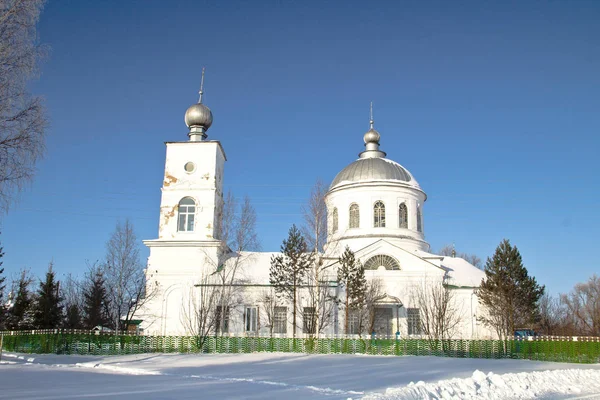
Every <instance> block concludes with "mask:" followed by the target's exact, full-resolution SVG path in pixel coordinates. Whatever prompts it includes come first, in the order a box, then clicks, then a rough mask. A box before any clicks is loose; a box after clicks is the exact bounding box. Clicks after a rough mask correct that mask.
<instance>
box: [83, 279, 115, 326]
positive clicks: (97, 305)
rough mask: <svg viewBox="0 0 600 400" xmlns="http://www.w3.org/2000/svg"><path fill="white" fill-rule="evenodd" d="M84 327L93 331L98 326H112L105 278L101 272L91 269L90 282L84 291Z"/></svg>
mask: <svg viewBox="0 0 600 400" xmlns="http://www.w3.org/2000/svg"><path fill="white" fill-rule="evenodd" d="M83 297H84V305H83V313H84V315H83V326H84V328H86V329H93V328H94V327H96V326H98V325H99V326H106V325H108V324H110V322H111V321H110V317H109V312H108V310H109V304H108V294H107V293H106V286H105V282H104V276H103V275H102V272H101V271H99V270H95V269H91V270H90V271H89V275H88V281H87V284H86V287H85V288H84V291H83Z"/></svg>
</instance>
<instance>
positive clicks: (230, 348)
mask: <svg viewBox="0 0 600 400" xmlns="http://www.w3.org/2000/svg"><path fill="white" fill-rule="evenodd" d="M0 336H1V338H2V339H0V340H1V341H2V344H3V350H4V351H15V352H21V353H38V354H43V353H53V354H84V355H87V354H94V355H120V354H141V353H230V354H231V353H256V352H284V353H310V354H370V355H395V356H404V355H412V356H442V357H461V358H515V359H528V360H540V361H559V362H574V363H598V362H600V338H598V337H549V336H537V337H528V338H522V339H514V340H513V339H511V340H504V341H502V340H468V339H448V340H433V339H428V338H422V337H421V338H395V337H377V336H372V337H371V336H368V337H358V336H355V335H336V336H321V337H319V338H314V337H301V338H295V339H294V338H288V337H273V336H243V337H240V336H210V337H198V336H140V335H130V334H114V333H112V332H110V333H106V332H97V331H73V330H60V329H58V330H38V331H4V332H0Z"/></svg>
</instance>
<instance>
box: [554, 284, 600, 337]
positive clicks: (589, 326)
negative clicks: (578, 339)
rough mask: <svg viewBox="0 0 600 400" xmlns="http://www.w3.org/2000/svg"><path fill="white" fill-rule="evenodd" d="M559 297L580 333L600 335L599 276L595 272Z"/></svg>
mask: <svg viewBox="0 0 600 400" xmlns="http://www.w3.org/2000/svg"><path fill="white" fill-rule="evenodd" d="M561 298H562V301H563V302H564V304H565V306H566V308H567V310H568V314H569V315H571V316H572V321H573V324H574V326H575V329H576V330H577V331H578V332H579V333H580V334H582V335H588V336H600V278H599V277H598V276H597V275H596V274H594V275H592V276H591V277H590V278H589V279H588V281H587V282H584V283H578V284H577V285H575V287H574V288H573V290H571V292H570V293H568V294H565V295H562V296H561Z"/></svg>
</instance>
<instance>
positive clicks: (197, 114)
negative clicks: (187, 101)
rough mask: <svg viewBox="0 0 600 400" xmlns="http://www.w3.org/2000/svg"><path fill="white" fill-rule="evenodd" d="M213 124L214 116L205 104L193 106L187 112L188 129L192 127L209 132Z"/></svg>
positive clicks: (186, 122)
mask: <svg viewBox="0 0 600 400" xmlns="http://www.w3.org/2000/svg"><path fill="white" fill-rule="evenodd" d="M212 122H213V115H212V111H210V108H208V107H206V106H205V105H204V104H201V103H198V104H194V105H192V106H191V107H190V108H188V109H187V111H186V112H185V124H186V125H187V126H188V128H192V127H203V128H204V130H205V131H206V130H208V128H210V126H211V125H212Z"/></svg>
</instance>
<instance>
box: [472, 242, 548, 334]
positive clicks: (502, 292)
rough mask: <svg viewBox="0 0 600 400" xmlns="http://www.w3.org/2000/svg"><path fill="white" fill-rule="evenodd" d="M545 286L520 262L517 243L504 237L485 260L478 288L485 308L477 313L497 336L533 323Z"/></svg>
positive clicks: (510, 332)
mask: <svg viewBox="0 0 600 400" xmlns="http://www.w3.org/2000/svg"><path fill="white" fill-rule="evenodd" d="M543 294H544V286H543V285H542V286H540V285H538V283H537V282H536V280H535V278H534V277H531V276H529V275H528V273H527V269H526V268H525V267H524V266H523V260H522V259H521V254H520V253H519V250H518V249H517V247H516V246H514V247H513V246H511V244H510V242H509V241H508V240H506V239H504V240H503V241H502V242H501V243H500V245H499V246H498V247H497V248H496V251H495V253H494V255H493V256H492V258H488V259H487V262H486V264H485V278H484V279H483V280H482V282H481V286H480V287H479V290H478V291H477V295H478V297H479V302H480V303H481V304H482V305H484V306H485V308H486V312H485V314H484V315H483V316H481V317H480V320H481V321H483V322H484V323H485V324H486V325H488V326H490V327H492V328H493V329H495V330H496V333H497V334H498V336H499V337H500V338H507V337H509V336H512V335H513V333H514V330H515V328H524V327H529V326H531V325H533V324H534V323H535V322H536V320H537V319H538V301H539V299H540V298H541V296H542V295H543Z"/></svg>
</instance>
